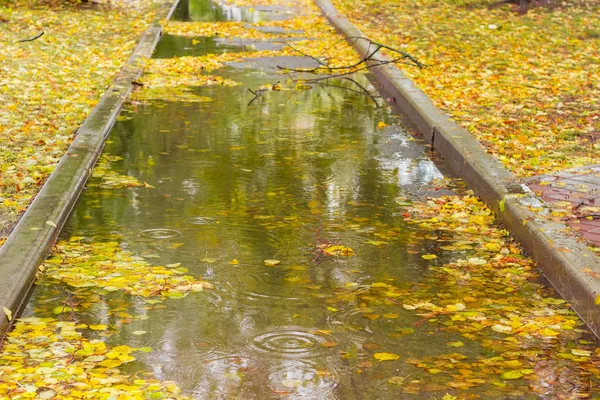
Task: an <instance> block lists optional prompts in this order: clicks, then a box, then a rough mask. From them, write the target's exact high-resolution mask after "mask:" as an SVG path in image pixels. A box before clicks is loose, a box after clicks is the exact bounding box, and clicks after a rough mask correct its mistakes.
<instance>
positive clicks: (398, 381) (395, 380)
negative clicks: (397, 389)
mask: <svg viewBox="0 0 600 400" xmlns="http://www.w3.org/2000/svg"><path fill="white" fill-rule="evenodd" d="M405 380H406V378H405V377H403V376H392V377H391V378H389V379H388V380H387V381H388V383H391V384H392V385H398V386H399V385H402V384H404V381H405Z"/></svg>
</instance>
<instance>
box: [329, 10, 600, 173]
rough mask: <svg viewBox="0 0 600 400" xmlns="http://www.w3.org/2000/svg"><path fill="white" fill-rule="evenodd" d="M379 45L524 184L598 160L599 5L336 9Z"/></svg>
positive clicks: (599, 107)
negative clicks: (403, 62)
mask: <svg viewBox="0 0 600 400" xmlns="http://www.w3.org/2000/svg"><path fill="white" fill-rule="evenodd" d="M334 3H335V5H336V6H337V7H338V9H339V10H340V11H342V12H343V14H345V15H346V16H348V17H349V18H350V20H351V21H352V22H353V23H355V24H356V25H357V26H358V27H359V29H361V30H362V32H363V33H364V34H365V35H366V36H368V37H369V38H371V39H373V40H375V41H378V42H381V43H386V44H387V45H390V46H392V47H394V48H397V49H402V50H405V51H407V52H409V53H411V54H413V55H414V56H416V57H417V58H418V59H419V60H420V61H422V62H424V63H425V64H426V65H427V67H426V68H423V69H416V68H403V70H404V71H405V72H406V73H407V74H408V75H409V76H410V77H411V78H412V79H413V80H414V81H415V82H416V83H417V85H418V86H419V87H421V88H422V89H423V90H424V91H425V92H426V93H427V94H428V95H430V96H431V97H432V98H433V100H434V101H435V103H436V104H437V105H438V106H439V107H441V108H442V109H443V110H445V111H446V112H448V113H449V114H450V115H451V116H452V117H453V118H454V119H455V120H456V121H457V122H459V123H460V124H461V125H462V126H464V127H465V128H467V130H469V131H470V132H471V133H472V134H473V135H474V136H475V137H476V138H477V139H479V141H481V143H483V145H484V146H485V147H486V148H487V149H488V150H489V151H490V152H492V153H493V154H494V155H495V156H496V157H497V158H498V159H499V160H500V161H501V162H502V163H503V164H504V165H505V166H507V167H508V168H509V169H510V170H511V171H513V172H514V173H515V174H517V175H519V176H530V175H537V174H542V173H547V172H550V171H554V170H559V169H564V168H570V167H576V166H581V165H585V164H590V163H595V162H597V161H598V159H597V154H598V151H599V150H600V111H599V110H600V39H599V38H600V30H599V29H598V26H600V13H599V12H598V4H597V3H595V2H592V1H581V2H570V1H569V2H563V3H561V6H560V7H558V8H555V9H548V8H544V7H540V8H534V9H532V10H530V11H529V12H528V13H527V14H526V15H518V14H517V13H515V12H514V10H512V9H511V8H510V7H509V6H505V7H503V8H494V9H490V8H489V6H490V5H491V4H492V1H491V0H490V1H484V2H473V1H464V0H460V1H433V0H417V1H412V2H399V1H393V0H360V1H349V0H335V1H334Z"/></svg>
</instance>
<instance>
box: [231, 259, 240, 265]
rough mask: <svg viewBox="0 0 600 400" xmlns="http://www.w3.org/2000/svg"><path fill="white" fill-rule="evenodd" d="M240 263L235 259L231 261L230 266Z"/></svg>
mask: <svg viewBox="0 0 600 400" xmlns="http://www.w3.org/2000/svg"><path fill="white" fill-rule="evenodd" d="M239 263H240V262H239V261H238V260H237V259H235V258H234V259H233V260H231V261H229V264H231V265H239Z"/></svg>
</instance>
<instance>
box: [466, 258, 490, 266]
mask: <svg viewBox="0 0 600 400" xmlns="http://www.w3.org/2000/svg"><path fill="white" fill-rule="evenodd" d="M467 261H468V262H469V264H471V265H485V264H487V261H486V260H484V259H483V258H478V257H472V258H469V259H468V260H467Z"/></svg>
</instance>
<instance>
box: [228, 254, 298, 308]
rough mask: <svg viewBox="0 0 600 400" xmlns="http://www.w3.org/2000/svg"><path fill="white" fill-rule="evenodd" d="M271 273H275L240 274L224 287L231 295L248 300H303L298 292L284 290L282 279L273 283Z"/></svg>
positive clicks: (248, 272) (251, 272) (245, 272)
mask: <svg viewBox="0 0 600 400" xmlns="http://www.w3.org/2000/svg"><path fill="white" fill-rule="evenodd" d="M261 263H262V262H261ZM269 273H274V272H273V271H269V272H254V271H244V273H243V274H240V273H238V274H235V275H233V276H231V278H230V281H229V282H227V284H226V285H224V286H225V288H226V290H227V291H229V292H230V295H232V296H236V297H238V296H241V297H243V298H246V299H248V300H258V299H271V300H294V301H300V300H303V298H302V297H299V296H298V292H297V291H295V292H293V291H291V290H282V286H281V284H282V282H281V279H277V280H275V282H273V281H272V277H271V276H270V275H269Z"/></svg>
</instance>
